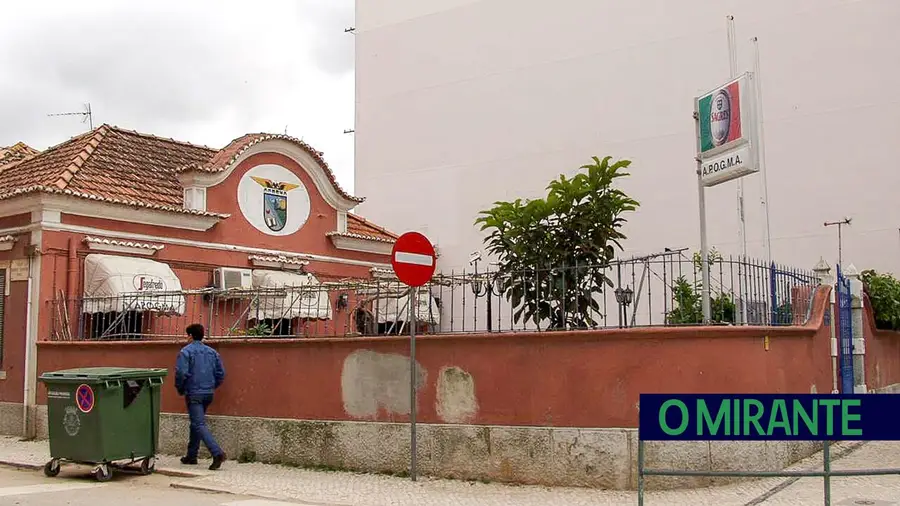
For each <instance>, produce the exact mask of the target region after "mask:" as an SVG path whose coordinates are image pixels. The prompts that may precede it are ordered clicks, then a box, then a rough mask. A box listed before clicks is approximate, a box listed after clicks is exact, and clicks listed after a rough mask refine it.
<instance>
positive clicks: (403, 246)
mask: <svg viewBox="0 0 900 506" xmlns="http://www.w3.org/2000/svg"><path fill="white" fill-rule="evenodd" d="M436 263H437V262H436V261H435V254H434V246H432V245H431V242H429V241H428V238H426V237H425V236H424V235H422V234H420V233H418V232H407V233H405V234H403V235H401V236H400V237H399V238H398V239H397V242H395V243H394V249H393V251H391V267H393V268H394V273H395V274H396V275H397V278H399V279H400V281H401V282H402V283H404V284H406V285H408V286H422V285H424V284H425V283H427V282H428V281H429V280H430V279H431V276H433V275H434V269H435V267H436Z"/></svg>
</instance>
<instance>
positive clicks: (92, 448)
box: [40, 367, 168, 481]
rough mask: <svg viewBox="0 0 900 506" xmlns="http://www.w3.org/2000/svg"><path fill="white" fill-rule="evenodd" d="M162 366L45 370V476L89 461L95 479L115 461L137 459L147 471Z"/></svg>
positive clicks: (105, 476) (152, 456)
mask: <svg viewBox="0 0 900 506" xmlns="http://www.w3.org/2000/svg"><path fill="white" fill-rule="evenodd" d="M167 373H168V371H166V370H165V369H130V368H124V367H88V368H84V369H68V370H65V371H56V372H48V373H44V374H42V375H41V377H40V380H41V382H43V383H44V384H45V385H46V386H47V426H48V429H49V433H50V457H51V460H50V461H49V462H47V464H46V465H45V466H44V473H45V474H46V475H47V476H51V477H52V476H56V475H57V474H59V469H60V465H61V463H63V462H70V463H75V464H82V465H91V466H95V467H94V476H95V477H96V479H97V480H98V481H108V480H109V479H110V478H112V469H113V467H116V466H120V467H121V466H123V465H124V466H129V465H133V464H136V463H138V462H139V463H140V469H141V472H142V473H143V474H150V473H152V472H153V469H154V466H155V463H156V450H157V445H158V441H159V393H160V387H161V386H162V383H163V378H164V377H165V376H166V374H167Z"/></svg>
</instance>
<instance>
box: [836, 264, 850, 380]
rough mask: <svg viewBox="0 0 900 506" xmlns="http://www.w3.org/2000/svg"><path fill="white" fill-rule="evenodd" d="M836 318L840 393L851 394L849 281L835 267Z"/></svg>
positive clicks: (838, 268)
mask: <svg viewBox="0 0 900 506" xmlns="http://www.w3.org/2000/svg"><path fill="white" fill-rule="evenodd" d="M835 288H836V291H837V297H836V301H837V304H836V305H837V312H838V314H837V318H836V320H837V321H836V322H835V323H837V326H838V336H837V338H838V364H839V366H840V373H841V393H843V394H852V393H853V383H854V382H853V328H852V315H851V311H850V305H851V304H850V301H851V298H850V280H849V279H847V278H845V277H844V274H843V272H841V266H840V265H838V267H837V285H836V287H835Z"/></svg>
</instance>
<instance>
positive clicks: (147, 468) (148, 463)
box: [141, 457, 156, 476]
mask: <svg viewBox="0 0 900 506" xmlns="http://www.w3.org/2000/svg"><path fill="white" fill-rule="evenodd" d="M155 470H156V459H155V458H153V457H147V458H145V459H143V460H141V474H143V475H145V476H146V475H148V474H153V471H155Z"/></svg>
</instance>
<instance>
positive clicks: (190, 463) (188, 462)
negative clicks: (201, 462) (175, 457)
mask: <svg viewBox="0 0 900 506" xmlns="http://www.w3.org/2000/svg"><path fill="white" fill-rule="evenodd" d="M181 463H182V464H184V465H186V466H196V465H197V459H196V458H193V459H192V458H188V457H181Z"/></svg>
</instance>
